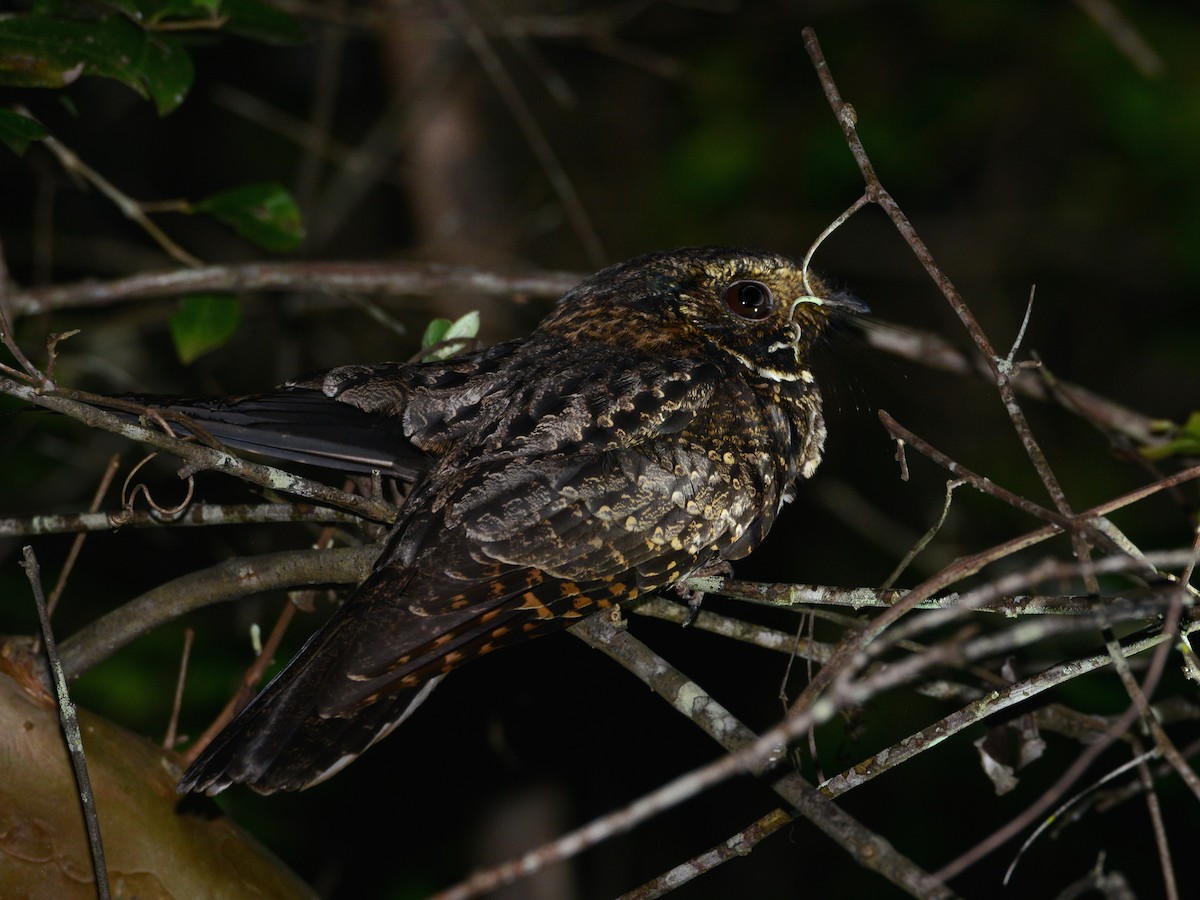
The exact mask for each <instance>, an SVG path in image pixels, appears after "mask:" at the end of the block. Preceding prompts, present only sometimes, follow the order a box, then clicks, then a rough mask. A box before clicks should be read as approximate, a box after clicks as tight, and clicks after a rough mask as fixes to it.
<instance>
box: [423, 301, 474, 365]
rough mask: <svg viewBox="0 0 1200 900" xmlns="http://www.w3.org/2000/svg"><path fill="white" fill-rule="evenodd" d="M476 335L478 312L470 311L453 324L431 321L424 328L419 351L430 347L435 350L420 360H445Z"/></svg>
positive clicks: (446, 320) (445, 321)
mask: <svg viewBox="0 0 1200 900" xmlns="http://www.w3.org/2000/svg"><path fill="white" fill-rule="evenodd" d="M478 334H479V313H478V312H475V311H471V312H469V313H467V314H466V315H464V316H461V317H460V318H458V319H456V320H455V321H453V322H451V321H450V320H449V319H433V320H431V321H430V323H429V324H428V325H427V326H425V333H424V334H423V335H422V336H421V349H422V350H428V349H429V348H430V347H436V348H437V349H435V350H433V351H432V352H430V353H426V354H425V355H424V356H423V357H422V359H424V360H426V361H429V360H435V359H447V358H449V357H451V356H453V355H454V354H455V353H458V352H460V351H462V350H463V348H464V347H465V346H466V344H467V342H468V341H471V340H473V339H474V338H475V337H476V336H477V335H478Z"/></svg>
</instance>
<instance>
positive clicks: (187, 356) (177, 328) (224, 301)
mask: <svg viewBox="0 0 1200 900" xmlns="http://www.w3.org/2000/svg"><path fill="white" fill-rule="evenodd" d="M241 320H242V305H241V303H240V302H239V301H238V299H237V298H236V297H230V296H229V295H228V294H193V295H191V296H189V297H184V298H183V299H182V300H181V301H180V302H179V309H177V310H175V312H173V313H172V314H171V340H172V341H174V343H175V353H176V354H177V355H178V356H179V360H180V362H182V363H183V364H184V365H188V364H189V363H192V362H194V361H195V360H197V359H199V358H200V357H201V356H203V355H204V354H205V353H208V352H209V351H211V350H215V349H217V348H218V347H220V346H222V345H224V344H225V342H226V341H228V340H229V339H230V338H231V337H233V334H234V332H236V331H237V327H238V323H239V322H241Z"/></svg>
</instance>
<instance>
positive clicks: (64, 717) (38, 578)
mask: <svg viewBox="0 0 1200 900" xmlns="http://www.w3.org/2000/svg"><path fill="white" fill-rule="evenodd" d="M23 554H24V562H22V563H21V565H22V566H23V567H24V569H25V575H26V577H27V578H28V579H29V586H30V587H31V588H32V589H33V599H34V603H35V604H36V605H37V611H38V618H39V619H40V620H41V623H42V641H43V643H44V644H45V649H46V659H47V661H48V662H49V664H50V671H51V673H52V675H53V681H54V694H55V696H56V697H57V699H58V718H59V721H60V722H62V729H63V735H64V736H65V737H66V741H67V752H68V753H69V754H70V756H71V765H72V766H73V767H74V769H75V783H76V785H77V786H78V787H79V802H80V804H81V805H82V806H83V819H84V822H85V823H86V825H87V836H88V847H89V848H90V849H91V852H92V872H93V874H94V875H95V878H96V893H97V894H98V895H99V897H100V900H109V897H110V896H111V893H110V891H109V884H108V866H107V864H106V863H105V860H104V842H103V841H102V840H101V837H100V819H99V817H98V816H97V815H96V797H95V795H94V794H93V793H92V782H91V779H90V778H89V777H88V770H87V759H86V757H85V756H84V752H83V737H82V735H81V734H80V733H79V718H78V716H77V715H76V713H75V705H74V704H73V703H72V702H71V695H70V693H69V692H68V690H67V679H66V676H65V675H64V674H63V666H62V660H60V659H59V656H58V646H57V644H56V643H55V641H54V630H53V628H51V626H50V611H49V609H48V608H47V607H46V598H45V596H44V595H43V593H42V571H41V567H40V566H39V565H38V561H37V557H36V556H35V555H34V553H33V547H31V546H29V545H28V544H26V545H25V548H24V550H23Z"/></svg>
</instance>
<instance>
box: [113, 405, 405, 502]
mask: <svg viewBox="0 0 1200 900" xmlns="http://www.w3.org/2000/svg"><path fill="white" fill-rule="evenodd" d="M116 399H118V400H119V401H124V403H122V405H121V407H120V408H119V409H117V411H118V412H119V413H120V414H123V415H125V416H126V417H129V418H132V417H134V416H135V415H137V413H136V412H133V411H131V410H130V409H129V407H128V406H126V405H125V404H127V403H130V402H132V403H135V404H138V405H142V406H145V407H147V408H149V409H150V410H152V411H153V413H154V414H156V415H159V416H161V417H162V418H163V419H164V420H165V421H166V422H167V423H168V424H169V425H170V426H171V429H172V430H173V431H174V432H175V433H176V434H180V435H191V434H195V435H197V436H198V437H201V438H204V439H207V438H210V437H211V438H215V439H216V440H217V441H219V442H220V443H221V444H223V445H225V446H227V447H230V448H231V449H234V450H241V451H247V452H250V453H255V454H259V455H261V456H265V457H269V458H271V459H278V460H285V461H288V462H298V463H303V464H305V465H312V466H320V467H322V468H330V469H337V470H339V471H342V472H361V473H370V472H372V471H374V470H378V471H380V472H382V473H383V474H385V475H391V476H393V477H396V478H400V479H402V480H404V481H415V480H416V479H417V478H418V477H419V476H420V475H421V474H422V473H424V471H425V470H426V469H427V468H428V467H429V455H428V454H427V453H425V452H424V451H422V450H420V449H418V448H417V447H415V446H414V445H413V444H412V442H411V441H410V440H409V439H408V437H407V436H406V435H405V434H404V428H403V425H402V423H401V421H400V420H399V419H398V418H387V417H384V416H378V415H372V414H369V413H366V412H363V411H362V410H361V409H358V408H357V407H354V406H351V405H349V404H346V403H341V402H339V401H337V400H334V399H331V398H329V397H327V396H325V395H324V394H322V393H321V392H320V391H315V390H310V389H306V388H298V387H286V388H281V389H279V390H276V391H271V392H268V393H263V394H253V395H249V396H245V397H228V398H224V397H219V398H203V399H188V398H182V397H153V396H139V395H126V396H124V397H121V398H116Z"/></svg>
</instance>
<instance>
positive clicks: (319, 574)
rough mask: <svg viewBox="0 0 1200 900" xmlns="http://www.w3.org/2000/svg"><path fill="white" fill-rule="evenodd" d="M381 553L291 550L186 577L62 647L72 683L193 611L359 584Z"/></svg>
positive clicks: (365, 549)
mask: <svg viewBox="0 0 1200 900" xmlns="http://www.w3.org/2000/svg"><path fill="white" fill-rule="evenodd" d="M378 555H379V548H378V547H377V546H375V545H373V544H372V545H367V546H364V547H354V548H343V549H337V550H287V551H284V552H282V553H267V554H263V555H262V556H255V557H251V558H237V557H235V558H233V559H228V560H225V561H224V562H220V563H218V564H217V565H215V566H210V567H209V568H207V569H202V570H200V571H199V572H192V573H190V574H188V575H183V576H181V577H179V578H176V579H174V580H172V581H168V582H167V583H166V584H161V585H159V586H158V587H155V588H153V589H152V590H149V591H147V592H146V593H144V594H142V595H141V596H140V597H137V598H135V599H133V600H130V601H129V602H128V603H126V604H125V605H123V606H121V607H120V608H119V609H116V610H113V611H112V612H110V613H108V614H107V615H104V616H101V617H100V618H99V619H96V620H95V621H94V622H92V623H91V624H89V625H87V626H86V627H84V628H81V629H80V630H79V631H77V632H75V634H73V635H71V637H69V638H68V639H67V640H65V641H63V644H62V660H63V669H64V671H65V672H66V674H67V678H69V679H74V678H78V677H79V676H80V675H82V674H83V673H84V672H86V671H87V670H88V669H90V668H92V667H93V666H95V665H97V664H98V663H101V662H103V661H104V660H106V659H108V657H110V656H112V654H114V653H115V652H117V651H118V650H120V649H121V648H122V647H124V646H125V645H126V644H128V643H129V642H131V641H133V640H134V639H135V638H138V637H141V636H142V635H143V634H146V633H148V632H150V631H152V630H153V629H155V628H157V627H159V626H160V625H164V624H166V623H167V622H170V621H171V620H173V619H176V618H178V617H179V616H182V615H185V614H187V613H189V612H192V611H193V610H197V609H201V608H203V607H205V606H210V605H212V604H214V603H221V602H223V601H226V600H238V599H240V598H242V597H245V596H246V595H248V594H255V593H260V592H262V591H270V590H276V589H279V588H294V587H301V586H308V585H314V584H357V583H358V582H360V581H361V580H362V579H363V578H365V577H366V575H367V572H369V571H370V568H371V566H372V565H373V564H374V562H375V558H376V557H377V556H378Z"/></svg>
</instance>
